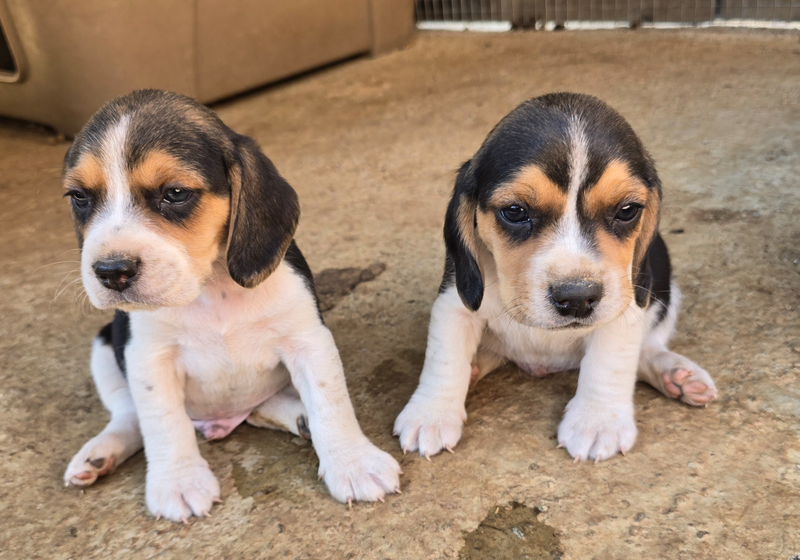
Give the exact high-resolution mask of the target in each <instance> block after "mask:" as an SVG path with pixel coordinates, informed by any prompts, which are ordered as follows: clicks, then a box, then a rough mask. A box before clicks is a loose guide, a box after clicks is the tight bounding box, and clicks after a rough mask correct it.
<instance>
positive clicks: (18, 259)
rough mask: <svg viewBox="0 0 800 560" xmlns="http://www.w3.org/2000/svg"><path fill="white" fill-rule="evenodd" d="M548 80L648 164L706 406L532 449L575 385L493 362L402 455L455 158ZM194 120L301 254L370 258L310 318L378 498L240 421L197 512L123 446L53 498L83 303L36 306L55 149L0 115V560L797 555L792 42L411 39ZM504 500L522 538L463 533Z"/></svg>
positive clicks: (85, 395)
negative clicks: (176, 516)
mask: <svg viewBox="0 0 800 560" xmlns="http://www.w3.org/2000/svg"><path fill="white" fill-rule="evenodd" d="M559 90H570V91H578V92H587V93H592V94H595V95H598V96H600V97H602V98H603V99H605V100H606V101H608V102H609V103H611V104H612V105H613V106H615V107H616V108H617V109H619V110H620V111H621V112H622V113H623V114H624V115H625V116H626V117H627V118H628V119H629V120H630V122H631V123H632V124H633V127H634V128H635V129H636V131H637V132H638V133H639V135H640V136H641V137H642V139H643V140H644V142H645V144H646V145H647V146H648V147H649V149H650V150H651V152H652V153H653V154H654V156H655V158H656V160H657V162H658V164H659V168H660V172H661V176H662V179H663V181H664V185H665V205H664V212H663V215H662V222H661V231H662V232H663V233H664V236H665V239H666V240H667V243H668V244H669V246H670V249H671V251H672V255H673V259H674V264H675V276H676V279H677V281H678V283H679V284H680V285H681V286H682V288H683V290H684V293H685V304H684V309H683V311H682V314H681V317H680V320H679V331H678V334H677V336H676V338H675V341H674V347H675V348H676V349H677V351H679V352H681V353H683V354H685V355H687V356H690V357H691V358H693V359H695V360H696V361H698V362H699V363H700V364H702V365H703V366H704V367H705V368H707V369H708V371H709V372H711V373H712V375H714V376H715V377H716V380H717V385H718V387H719V389H720V398H719V400H718V401H716V402H714V403H712V404H711V405H710V406H709V407H708V408H706V409H694V408H690V407H687V406H683V405H681V404H679V403H677V402H673V401H669V400H667V399H666V398H664V397H662V396H661V395H660V394H658V393H656V392H655V391H654V390H652V389H650V388H649V387H646V386H640V387H639V388H638V389H637V391H636V410H637V421H638V426H639V439H638V441H637V443H636V446H635V447H634V448H633V450H632V451H631V452H630V453H629V454H628V456H627V457H617V458H614V459H612V460H609V461H607V462H604V463H601V464H598V465H594V464H578V465H573V464H572V462H571V461H570V460H569V458H568V456H567V454H566V453H565V452H564V451H563V450H560V449H556V447H555V440H554V438H555V434H556V427H557V425H558V421H559V418H560V416H561V412H562V410H563V408H564V405H565V404H566V402H567V401H568V400H569V398H570V396H571V394H572V392H573V391H574V389H575V384H576V376H575V375H574V374H562V375H556V376H551V377H549V378H546V379H543V380H533V379H529V378H527V377H526V376H525V375H524V374H522V373H521V372H520V371H519V370H517V369H515V368H514V367H511V366H509V367H506V368H504V369H502V370H500V371H498V372H497V373H495V374H494V375H492V376H490V377H489V378H487V379H485V380H484V381H482V382H481V383H480V384H479V385H478V386H477V388H476V389H475V391H474V392H472V393H471V394H470V397H469V399H468V402H467V411H468V413H469V420H468V422H467V427H466V431H465V436H464V438H463V439H462V441H461V443H460V444H459V446H458V447H457V449H456V453H455V454H454V455H450V454H444V455H443V456H437V457H435V458H434V459H433V461H432V462H430V463H429V462H427V461H425V460H423V459H421V458H420V457H419V456H417V455H408V456H403V455H402V453H401V452H400V449H399V447H398V444H397V441H396V440H395V439H394V438H393V437H392V436H391V427H392V422H393V420H394V418H395V416H396V415H397V414H398V413H399V412H400V410H401V409H402V407H403V405H404V404H405V403H406V401H407V399H408V397H409V396H410V395H411V393H412V391H413V389H414V387H415V385H416V383H417V379H418V375H419V372H420V368H421V366H422V360H423V353H424V350H425V337H426V324H427V319H428V313H429V310H430V307H431V302H432V301H433V299H434V297H435V296H436V289H437V286H438V282H439V279H440V275H441V269H442V262H443V260H442V259H443V243H442V241H441V226H442V222H443V215H444V208H445V205H446V202H447V197H448V193H449V191H450V189H451V186H452V182H453V178H454V170H455V169H456V168H457V167H458V165H459V164H460V163H461V162H462V161H464V160H465V159H466V158H468V157H469V156H470V155H471V154H472V153H473V152H474V151H475V150H476V149H477V147H478V146H479V144H480V142H481V141H482V139H483V138H484V136H485V135H486V133H487V132H488V131H489V130H490V128H491V127H492V126H493V125H494V124H495V123H496V122H497V120H498V119H500V118H501V117H502V116H503V115H504V114H506V113H507V112H508V111H509V110H510V109H512V108H513V107H514V106H515V105H517V104H518V103H519V102H521V101H523V100H525V99H527V98H529V97H532V96H535V95H539V94H542V93H545V92H551V91H559ZM217 109H218V111H219V113H220V115H221V117H222V118H223V119H224V120H225V121H226V122H227V123H228V124H229V125H230V126H232V127H233V128H234V129H235V130H237V131H238V132H241V133H244V134H249V135H252V136H254V137H255V138H256V139H257V140H258V141H259V142H260V143H261V144H262V146H263V147H264V149H265V151H266V153H267V154H268V155H269V156H270V157H271V158H272V160H273V161H274V162H275V163H276V164H277V166H278V168H279V169H280V170H281V172H282V173H283V174H284V176H285V177H287V178H288V180H289V181H290V183H291V184H292V185H293V186H294V187H295V188H296V189H297V191H298V192H299V194H300V199H301V203H302V207H303V217H302V219H301V224H300V229H299V232H298V235H297V239H298V242H299V244H300V246H301V247H302V249H303V251H304V252H305V253H306V255H307V257H308V260H309V262H310V264H311V267H312V269H314V270H316V271H319V270H322V269H325V268H331V267H332V268H343V267H366V266H367V265H369V264H370V263H373V262H375V261H380V262H383V263H386V265H387V268H386V271H385V272H383V273H382V274H381V275H380V276H379V277H378V278H377V279H375V280H374V281H372V282H369V283H365V284H362V285H360V286H358V287H357V288H356V289H355V291H354V293H352V294H350V295H347V296H345V297H344V298H343V299H342V300H341V301H340V302H339V304H338V305H337V306H336V307H335V308H333V309H332V310H331V311H328V312H327V313H326V321H327V323H328V325H329V326H330V328H331V329H332V331H333V333H334V336H335V337H336V340H337V342H338V344H339V348H340V351H341V355H342V358H343V360H344V363H345V367H346V370H347V374H348V383H349V386H350V389H351V394H352V398H353V401H354V404H355V407H356V410H357V413H358V416H359V418H360V420H361V422H362V426H363V427H364V430H365V432H366V433H367V434H368V435H369V436H370V437H371V438H372V439H373V441H375V442H376V443H377V444H378V445H379V446H380V447H382V448H383V449H386V450H388V451H390V452H391V453H392V454H393V455H394V456H395V457H397V458H398V460H399V461H400V462H401V464H402V466H403V469H404V471H405V474H404V475H403V477H402V483H403V494H402V495H399V496H391V497H389V498H388V499H387V502H386V503H385V504H374V505H373V504H358V505H356V506H354V507H353V508H352V509H348V508H347V507H346V506H343V505H341V504H339V503H336V502H334V501H333V500H332V499H331V498H330V497H329V495H328V493H327V491H326V489H325V488H324V486H323V485H322V484H321V483H319V482H317V478H316V476H315V474H316V466H317V461H316V456H315V455H314V453H313V450H312V449H311V447H310V445H309V444H307V443H306V442H304V441H301V440H300V439H299V438H294V437H290V436H288V435H285V434H282V433H278V432H273V431H268V430H257V429H254V428H250V427H246V426H245V427H241V428H239V429H237V430H236V431H235V432H234V433H233V434H232V435H231V436H230V437H229V438H228V439H226V440H223V441H221V442H216V443H203V444H201V449H202V453H203V454H204V456H205V457H206V458H207V459H208V460H209V462H210V464H211V467H212V469H213V470H214V472H215V473H216V474H217V476H218V477H219V478H220V481H221V484H222V497H223V500H224V503H222V504H220V505H218V506H216V507H215V508H214V510H213V517H211V518H210V519H203V520H194V521H192V522H191V523H189V524H188V525H186V526H184V525H179V524H172V523H169V522H165V521H155V520H154V519H153V518H151V517H150V516H149V515H148V514H147V512H146V509H145V505H144V470H145V464H144V458H143V456H142V454H139V455H137V456H135V457H134V458H133V459H131V460H130V461H129V462H128V463H126V464H125V465H123V466H122V467H121V468H120V469H119V470H118V471H117V472H116V473H114V474H113V475H112V476H110V477H108V478H107V479H106V480H103V481H101V482H99V483H98V484H97V485H95V486H93V487H91V488H89V489H88V490H86V491H85V492H80V491H76V490H74V489H65V488H63V487H62V482H61V476H62V473H63V470H64V468H65V467H66V465H67V462H68V460H69V458H70V457H71V456H72V454H73V453H74V452H76V451H77V450H78V449H79V448H80V446H81V445H82V444H83V443H84V441H86V440H87V439H88V438H89V437H91V436H93V435H94V434H95V433H97V432H98V431H99V430H100V429H101V428H102V426H103V425H104V423H105V422H106V414H105V412H104V410H103V407H102V405H101V404H100V402H99V400H98V398H97V396H96V394H95V391H94V388H93V385H92V382H91V379H90V376H89V372H88V358H89V348H90V341H91V339H92V337H93V336H94V335H95V333H96V332H97V330H98V328H99V327H100V326H101V325H102V324H103V323H104V322H105V321H106V320H107V317H108V315H107V314H101V313H98V312H96V311H95V312H92V311H91V310H89V309H88V306H87V304H85V303H84V304H83V305H81V303H82V297H81V294H80V292H79V291H78V290H77V286H76V287H75V288H71V289H69V290H67V291H66V292H65V293H64V294H63V295H61V296H60V297H58V298H55V299H54V295H55V293H56V292H57V290H58V289H59V286H61V287H62V288H63V286H64V284H66V283H67V282H69V280H70V279H73V278H76V277H77V276H76V275H74V274H73V275H71V276H69V275H68V273H69V272H70V271H72V270H74V269H75V268H76V264H75V263H74V262H71V261H75V260H76V259H77V252H76V249H75V247H76V246H77V245H76V241H75V238H74V235H73V232H72V228H71V224H70V221H69V217H68V212H67V205H66V203H65V202H64V201H62V200H61V199H60V194H61V193H60V184H59V174H60V166H61V160H62V157H63V155H64V152H65V151H66V149H67V144H66V143H64V142H62V141H59V140H58V139H57V138H54V137H52V135H50V134H48V133H47V132H45V131H43V130H41V129H38V128H35V127H29V126H26V125H23V124H19V123H12V122H8V121H3V122H0V154H2V156H1V157H0V223H1V224H2V231H3V238H2V243H0V263H2V271H1V272H0V317H2V322H0V472H2V476H0V519H1V520H2V522H0V558H14V559H16V558H20V559H21V558H25V559H28V558H48V559H51V558H52V559H62V558H63V559H66V558H117V557H119V558H123V557H124V558H131V557H136V558H153V557H159V558H191V557H205V558H212V557H213V558H240V557H241V558H313V559H325V558H332V559H344V558H353V559H356V558H365V559H373V558H374V559H384V558H392V559H424V558H456V557H458V556H461V557H463V558H467V557H470V558H478V557H481V558H497V559H501V558H506V557H511V555H512V552H513V554H514V555H517V556H515V557H520V556H519V555H521V554H528V557H529V558H539V557H543V558H552V557H558V556H559V555H560V554H562V553H563V555H564V556H563V557H564V558H573V559H585V558H599V559H603V558H632V557H642V558H692V559H694V558H715V559H716V558H737V559H739V558H782V559H788V558H789V557H790V556H791V555H793V554H797V553H800V383H798V379H797V378H798V373H800V202H799V197H798V192H800V190H799V189H800V179H799V178H800V156H798V154H800V43H799V42H798V35H797V34H796V33H783V34H781V33H769V32H735V31H726V32H721V31H712V30H699V31H698V30H687V31H663V32H660V31H637V32H631V31H613V32H612V31H603V32H577V33H567V32H564V33H535V32H528V33H508V34H503V35H479V34H420V35H418V36H417V37H416V39H415V40H414V41H413V43H412V44H411V45H410V46H409V47H408V48H406V49H405V50H402V51H400V52H396V53H393V54H390V55H388V56H385V57H382V58H379V59H375V60H370V59H360V60H356V61H352V62H349V63H346V64H343V65H340V66H337V67H333V68H329V69H327V70H324V71H322V72H319V73H315V74H312V75H309V76H307V77H304V78H301V79H298V80H295V81H291V82H288V83H285V84H282V85H278V86H276V87H272V88H269V89H266V90H264V91H261V92H257V93H254V94H251V95H247V96H244V97H241V98H239V99H236V100H234V101H231V102H229V103H225V104H223V105H220V106H218V107H217ZM62 261H67V262H62ZM59 262H62V264H56V265H52V266H45V265H51V264H52V263H59ZM65 276H66V281H65V282H64V284H62V279H64V278H65ZM511 502H518V503H519V504H522V506H521V507H522V508H526V509H521V508H520V506H514V508H509V509H508V510H505V509H504V508H503V506H504V505H505V504H510V503H511ZM505 511H509V512H511V513H509V515H511V514H512V513H513V515H517V514H518V513H519V512H525V511H528V512H529V514H530V515H528V517H527V518H526V519H527V520H528V521H526V523H528V527H529V528H531V527H532V528H533V529H536V531H538V533H537V534H540V533H541V534H545V536H546V537H547V538H543V539H541V540H537V539H536V538H532V539H530V540H529V541H526V543H525V544H524V546H523V545H521V544H520V543H518V542H513V543H512V542H511V541H510V540H507V541H504V540H503V539H504V538H505V537H506V536H508V535H511V536H509V538H512V537H513V534H512V533H511V532H510V531H507V530H505V529H503V528H502V527H501V528H500V529H501V531H500V533H502V535H500V536H501V537H502V538H500V537H498V538H496V539H485V540H481V538H482V537H480V535H479V534H478V533H476V532H475V531H476V529H479V524H480V523H481V521H482V520H484V518H486V517H487V514H489V516H490V519H488V520H487V523H486V524H484V525H481V527H482V528H484V529H485V527H487V526H488V527H489V528H491V527H492V526H491V523H494V521H493V520H494V519H495V518H499V517H502V515H503V512H505ZM537 513H538V519H537V517H536V515H537ZM492 516H494V517H492ZM498 523H500V521H498ZM514 523H516V521H514ZM520 523H522V522H520ZM533 529H531V530H533ZM524 530H526V531H527V529H524ZM536 531H534V532H536ZM498 534H499V533H498ZM531 534H533V533H531ZM476 535H478V536H477V537H476ZM513 538H517V537H513ZM465 539H466V541H465ZM465 542H467V543H469V544H467V545H465ZM504 542H505V543H506V544H505V545H504V544H503V543H504ZM476 543H477V544H476ZM520 546H522V549H520ZM462 547H463V548H462ZM526 547H527V548H526ZM479 549H480V550H479ZM520 550H522V552H520ZM522 557H524V556H522Z"/></svg>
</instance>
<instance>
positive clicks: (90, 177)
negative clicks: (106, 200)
mask: <svg viewBox="0 0 800 560" xmlns="http://www.w3.org/2000/svg"><path fill="white" fill-rule="evenodd" d="M106 182H107V179H106V173H105V170H104V169H103V164H102V162H101V161H100V159H99V158H98V157H97V156H96V155H94V154H90V153H86V154H83V155H81V157H80V158H79V159H78V163H76V164H75V166H74V167H73V168H72V169H70V170H69V171H67V174H66V175H65V177H64V187H83V188H85V189H87V190H94V191H96V190H100V189H104V188H105V187H106Z"/></svg>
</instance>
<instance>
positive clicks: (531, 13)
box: [415, 0, 800, 29]
mask: <svg viewBox="0 0 800 560" xmlns="http://www.w3.org/2000/svg"><path fill="white" fill-rule="evenodd" d="M415 10H416V18H417V22H508V23H509V24H510V26H513V27H517V28H537V29H538V28H542V27H547V28H561V27H567V28H569V27H573V28H575V27H581V25H580V24H581V23H584V24H592V23H594V24H595V25H594V27H637V26H639V25H643V26H648V25H654V26H664V27H670V26H681V25H687V26H689V25H703V24H704V23H712V22H716V23H717V24H720V25H726V24H736V25H738V26H745V27H769V26H770V25H769V23H770V22H773V23H776V24H778V25H775V26H778V27H782V25H780V24H781V23H783V22H800V0H415ZM570 24H571V25H570ZM603 24H606V25H603ZM658 24H661V25H658ZM589 26H591V25H589ZM790 27H791V28H797V27H796V26H795V25H791V26H790Z"/></svg>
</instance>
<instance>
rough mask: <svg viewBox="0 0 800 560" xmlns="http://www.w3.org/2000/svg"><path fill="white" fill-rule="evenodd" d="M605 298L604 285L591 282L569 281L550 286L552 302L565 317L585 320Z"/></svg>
mask: <svg viewBox="0 0 800 560" xmlns="http://www.w3.org/2000/svg"><path fill="white" fill-rule="evenodd" d="M602 297H603V285H602V284H601V283H600V282H593V281H591V280H567V281H565V282H559V283H558V284H553V285H552V286H550V300H551V301H552V302H553V306H554V307H555V308H556V310H557V311H558V312H559V313H560V314H561V315H563V316H564V317H575V318H576V319H585V318H586V317H588V316H589V315H591V314H592V311H594V308H595V306H596V305H597V304H598V302H599V301H600V299H601V298H602Z"/></svg>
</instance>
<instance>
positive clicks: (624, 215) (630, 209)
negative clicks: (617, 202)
mask: <svg viewBox="0 0 800 560" xmlns="http://www.w3.org/2000/svg"><path fill="white" fill-rule="evenodd" d="M641 209H642V205H641V204H636V203H633V202H631V203H629V204H625V205H624V206H622V207H620V209H619V210H617V215H616V216H614V219H615V220H617V221H620V222H630V221H631V220H633V219H634V218H636V216H638V215H639V212H640V211H641Z"/></svg>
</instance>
